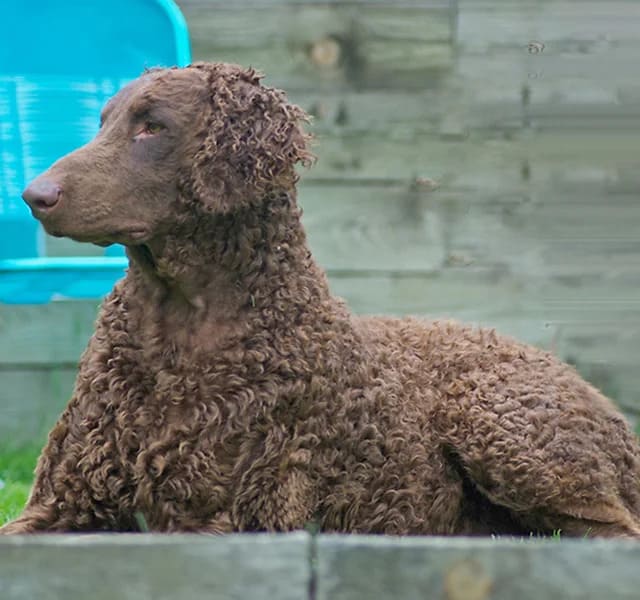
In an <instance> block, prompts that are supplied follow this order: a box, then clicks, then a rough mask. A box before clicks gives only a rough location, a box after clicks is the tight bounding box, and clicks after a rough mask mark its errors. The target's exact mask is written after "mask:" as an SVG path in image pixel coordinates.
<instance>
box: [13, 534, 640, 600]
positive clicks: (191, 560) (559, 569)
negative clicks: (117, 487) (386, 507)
mask: <svg viewBox="0 0 640 600" xmlns="http://www.w3.org/2000/svg"><path fill="white" fill-rule="evenodd" d="M638 561H640V544H637V543H634V542H605V541H584V540H574V541H569V540H562V541H556V540H502V539H499V540H491V539H464V538H457V539H454V538H449V539H446V538H404V539H402V538H389V537H382V536H379V537H373V536H318V537H311V536H309V535H308V534H306V533H302V532H299V533H292V534H283V535H267V534H259V535H232V536H227V537H217V538H216V537H199V536H182V535H180V536H158V535H85V536H55V535H50V536H35V537H27V538H24V537H23V538H11V537H9V538H5V539H0V598H2V599H3V600H24V599H26V598H29V599H36V598H37V599H38V600H86V599H87V598H91V599H93V600H111V599H113V598H118V599H120V600H175V599H177V598H179V599H180V600H203V599H204V598H224V599H226V600H247V599H251V600H262V599H264V600H305V599H307V600H373V599H376V600H377V599H380V600H383V599H393V600H419V599H420V600H423V599H433V600H514V599H516V598H517V599H518V600H540V599H542V598H544V600H572V599H575V600H603V599H605V598H606V599H607V600H636V599H637V598H638V594H639V592H638V591H639V590H640V571H639V570H638V568H637V564H638Z"/></svg>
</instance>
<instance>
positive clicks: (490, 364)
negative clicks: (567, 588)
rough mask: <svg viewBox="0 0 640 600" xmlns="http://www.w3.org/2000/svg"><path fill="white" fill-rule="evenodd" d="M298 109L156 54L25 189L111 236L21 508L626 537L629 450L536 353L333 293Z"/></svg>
mask: <svg viewBox="0 0 640 600" xmlns="http://www.w3.org/2000/svg"><path fill="white" fill-rule="evenodd" d="M304 120H305V115H304V113H303V112H302V110H300V109H299V108H297V107H296V106H293V105H291V104H289V103H288V102H287V101H286V98H285V96H284V95H283V93H282V92H280V91H278V90H274V89H271V88H268V87H264V86H262V85H261V84H260V82H259V76H258V75H257V74H256V73H255V72H254V71H253V70H250V69H249V70H245V69H242V68H240V67H237V66H233V65H226V64H194V65H192V66H190V67H188V68H185V69H158V70H152V71H149V72H147V73H145V74H144V75H142V76H141V77H140V78H139V79H138V80H136V81H135V82H133V83H132V84H130V85H128V86H127V87H125V88H124V89H123V90H122V91H121V92H119V93H118V94H117V95H116V96H115V97H114V98H113V99H112V100H111V101H110V102H109V103H108V104H107V106H106V107H105V109H104V113H103V123H102V127H101V129H100V132H99V133H98V135H97V136H96V138H95V139H94V140H93V141H92V142H90V143H89V144H87V145H86V146H84V147H82V148H80V149H79V150H77V151H76V152H73V153H72V154H70V155H68V156H66V157H64V158H62V159H61V160H59V161H58V162H56V163H55V164H54V165H53V166H52V167H51V168H50V169H49V170H48V171H47V172H46V173H44V174H43V175H41V176H40V177H38V178H37V179H36V180H35V181H34V182H33V183H32V184H31V185H30V186H29V187H28V188H27V190H26V191H25V193H24V198H25V200H26V201H27V202H28V203H29V205H30V206H31V209H32V211H33V214H34V215H35V216H36V217H37V218H38V219H39V220H40V221H41V222H42V224H43V225H44V227H45V229H46V230H47V231H48V232H49V233H51V234H53V235H59V236H69V237H71V238H73V239H76V240H81V241H86V242H93V243H96V244H103V245H107V244H111V243H114V242H120V243H122V244H125V245H126V246H127V252H128V255H129V258H130V268H129V271H128V273H127V275H126V277H125V278H124V279H123V280H122V281H120V282H119V283H118V284H117V285H116V286H115V289H114V290H113V292H112V293H111V294H110V295H109V296H108V297H107V298H106V300H105V301H104V304H103V306H102V309H101V311H100V314H99V317H98V321H97V324H96V331H95V334H94V335H93V337H92V338H91V340H90V342H89V345H88V348H87V350H86V351H85V352H84V354H83V356H82V359H81V362H80V370H79V373H78V378H77V381H76V384H75V389H74V392H73V397H72V398H71V401H70V402H69V405H68V406H67V408H66V409H65V411H64V412H63V414H62V416H61V417H60V419H59V421H58V423H57V424H56V425H55V427H54V428H53V430H52V431H51V434H50V436H49V440H48V443H47V445H46V447H45V449H44V450H43V452H42V455H41V457H40V460H39V463H38V467H37V471H36V481H35V485H34V488H33V492H32V494H31V497H30V498H29V501H28V504H27V506H26V508H25V510H24V513H23V514H22V516H20V517H19V518H18V519H17V520H15V521H13V522H11V523H9V524H7V525H6V526H5V527H4V528H3V529H2V530H0V531H1V532H2V533H23V532H34V531H45V530H46V531H80V530H94V531H95V530H114V531H132V530H136V529H137V524H138V523H139V522H140V519H141V518H144V521H145V522H146V524H147V525H148V527H149V528H150V529H151V530H152V531H197V532H215V533H217V532H231V531H263V530H266V531H287V530H291V529H296V528H300V527H303V526H304V525H305V524H306V523H307V522H310V521H314V522H315V523H317V524H318V525H319V527H320V529H321V530H323V531H342V532H379V533H393V534H484V533H512V534H527V533H529V532H531V531H536V532H541V533H544V532H550V531H552V530H557V529H560V530H562V531H563V532H564V533H565V534H567V535H580V536H582V535H585V534H589V535H598V536H617V535H622V536H632V537H637V536H639V535H640V449H639V446H638V442H637V440H636V438H635V436H634V434H633V433H632V432H631V431H630V429H629V427H628V425H627V424H626V422H625V420H624V419H623V417H622V416H621V414H620V413H619V412H618V411H617V410H616V409H615V408H614V406H613V405H612V403H611V402H610V401H609V400H607V399H606V398H605V397H604V396H602V395H601V394H600V393H599V392H598V391H597V390H595V389H594V388H593V387H591V386H590V385H589V384H587V383H586V382H584V381H583V380H582V379H581V378H580V377H579V376H578V375H577V374H576V372H575V371H574V370H573V369H572V368H571V367H569V366H567V365H565V364H562V363H561V362H559V361H558V360H557V359H555V358H554V357H553V356H551V355H550V354H548V353H546V352H543V351H540V350H537V349H535V348H532V347H530V346H527V345H523V344H520V343H518V342H516V341H514V340H511V339H508V338H504V337H501V336H500V335H497V334H496V333H495V332H494V331H491V330H483V329H474V328H471V327H467V326H464V325H459V324H456V323H450V322H437V321H436V322H429V321H421V320H414V319H392V318H369V317H367V318H361V317H356V316H353V315H352V314H350V313H349V311H348V310H347V308H346V307H345V305H344V304H343V303H342V302H341V301H340V300H338V299H337V298H335V297H333V296H332V295H331V294H330V292H329V288H328V285H327V280H326V278H325V275H324V273H323V271H322V270H321V269H320V268H319V267H318V266H317V265H316V263H315V262H314V260H313V258H312V256H311V254H310V252H309V248H308V245H307V242H306V238H305V233H304V230H303V227H302V225H301V223H300V210H299V208H298V206H297V204H296V191H295V184H296V181H297V177H296V174H295V171H294V165H295V164H296V163H299V162H300V163H308V162H310V160H311V155H310V153H309V151H308V138H307V136H306V135H305V133H304V132H303V130H302V129H301V126H300V123H301V122H302V121H304Z"/></svg>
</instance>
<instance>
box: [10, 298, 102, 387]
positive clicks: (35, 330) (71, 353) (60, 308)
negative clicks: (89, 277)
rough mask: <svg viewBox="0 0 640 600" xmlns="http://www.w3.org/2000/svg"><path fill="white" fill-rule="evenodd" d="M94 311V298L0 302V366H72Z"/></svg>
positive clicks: (87, 334) (93, 319)
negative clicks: (41, 302) (29, 302)
mask: <svg viewBox="0 0 640 600" xmlns="http://www.w3.org/2000/svg"><path fill="white" fill-rule="evenodd" d="M97 310H98V302H97V301H78V302H51V303H49V304H38V305H28V304H26V305H0V339H1V340H2V343H1V344H0V365H3V366H4V367H9V366H11V367H14V368H15V367H20V366H25V365H31V366H37V367H40V368H42V367H46V366H47V365H51V364H57V365H64V366H66V367H75V365H77V363H78V359H79V358H80V353H81V352H82V351H83V350H84V348H85V346H86V345H87V341H88V340H89V337H90V336H91V334H92V333H93V324H94V322H95V319H96V315H97ZM0 393H2V392H1V390H0Z"/></svg>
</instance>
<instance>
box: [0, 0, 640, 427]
mask: <svg viewBox="0 0 640 600" xmlns="http://www.w3.org/2000/svg"><path fill="white" fill-rule="evenodd" d="M178 2H179V4H180V6H181V8H182V9H183V12H184V14H185V16H186V18H187V21H188V23H189V27H190V30H191V34H192V39H193V53H194V58H195V59H199V60H224V61H233V62H240V63H242V64H245V65H253V66H256V67H258V68H261V69H263V70H264V71H265V72H266V74H267V77H266V81H267V82H268V83H269V84H273V85H276V86H279V87H282V88H284V89H286V90H287V91H288V93H289V95H290V97H291V98H292V99H293V100H294V101H296V102H297V103H299V104H300V105H301V106H303V107H304V108H305V109H306V110H307V111H308V112H309V113H310V114H312V115H313V116H314V126H313V130H314V132H315V134H316V137H317V143H316V146H315V151H316V154H317V155H318V159H319V160H318V163H317V165H316V166H315V167H314V168H313V169H312V170H311V171H309V172H307V173H303V174H302V175H303V180H302V184H301V188H300V202H301V204H302V206H303V208H304V210H305V224H306V226H307V229H308V232H309V237H310V241H311V245H312V248H313V250H314V253H315V255H316V258H317V259H318V261H319V262H320V263H321V264H322V265H324V266H325V267H326V268H327V269H328V272H329V276H330V281H331V285H332V287H333V290H334V292H335V293H336V294H338V295H340V296H343V297H344V298H345V299H346V300H347V301H348V302H349V304H350V306H351V307H352V308H353V310H354V311H356V312H359V313H390V314H405V313H412V314H419V315H425V316H430V317H433V316H442V317H453V318H458V319H464V320H470V321H473V322H476V323H481V324H484V325H489V326H495V327H496V328H498V329H499V330H500V331H502V332H505V333H508V334H512V335H515V336H517V337H519V338H521V339H523V340H526V341H529V342H531V343H534V344H537V345H539V346H542V347H545V348H548V349H552V350H554V351H555V352H557V353H558V354H559V355H560V356H561V357H562V358H563V359H565V360H568V361H570V362H573V363H575V364H576V365H577V366H578V368H579V369H580V370H581V372H582V373H583V374H584V376H585V377H586V378H587V379H589V380H590V381H592V382H593V383H594V384H596V385H597V386H599V387H600V388H602V389H603V390H604V391H605V392H606V393H607V394H609V395H610V396H612V397H613V398H614V399H615V400H617V401H618V402H619V403H620V404H621V405H622V407H623V408H624V410H625V411H626V412H627V414H628V415H629V416H630V417H631V418H632V419H634V420H635V418H636V417H637V416H638V414H639V411H640V403H639V402H638V401H639V399H640V368H638V367H639V366H640V358H639V357H640V352H639V350H640V236H639V234H638V232H639V231H640V200H639V198H640V194H639V192H640V153H638V143H639V142H638V140H639V139H640V83H639V80H638V77H637V73H638V69H637V65H638V64H639V62H640V38H639V37H638V35H637V23H638V22H639V20H640V4H639V3H637V2H634V1H632V0H608V1H607V2H601V1H595V0H582V1H579V2H575V1H570V0H547V1H545V2H540V1H539V0H467V1H460V2H453V1H449V2H448V1H429V0H426V1H423V2H419V1H414V0H403V1H402V2H391V1H388V2H384V1H380V0H368V1H358V0H325V1H316V0H313V1H312V0H293V1H287V0H278V1H269V0H262V1H259V0H254V1H247V0H235V1H234V2H228V1H222V0H178ZM49 250H50V252H52V253H57V254H68V253H77V252H78V248H77V246H76V245H75V244H73V245H71V244H70V243H69V242H68V241H65V240H50V241H49ZM85 251H86V249H84V248H83V249H82V252H85ZM95 309H96V304H95V303H58V304H54V305H49V306H44V307H30V306H21V307H13V306H11V307H10V306H0V379H1V382H2V383H1V385H0V435H3V436H4V435H9V433H10V434H11V435H14V436H15V435H18V436H24V437H32V436H33V435H38V434H39V433H41V432H42V431H43V430H44V429H46V428H47V427H48V426H49V425H50V423H51V421H52V419H53V418H54V416H55V414H56V413H57V412H59V410H60V408H61V406H62V405H63V404H64V402H65V401H66V399H67V397H68V395H69V392H70V389H71V383H72V379H73V373H74V368H75V364H76V362H77V359H78V356H79V355H80V352H81V351H82V348H83V347H84V345H85V343H86V339H87V337H88V336H89V335H90V332H91V329H92V321H93V318H94V314H95ZM16 432H18V433H16Z"/></svg>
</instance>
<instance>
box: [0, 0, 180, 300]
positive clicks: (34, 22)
mask: <svg viewBox="0 0 640 600" xmlns="http://www.w3.org/2000/svg"><path fill="white" fill-rule="evenodd" d="M190 61H191V53H190V47H189V33H188V30H187V26H186V23H185V20H184V18H183V16H182V14H181V13H180V11H179V9H178V8H177V6H176V5H175V4H174V3H173V1H172V0H105V1H102V2H100V1H97V0H93V1H92V0H66V1H62V0H55V1H52V0H29V1H27V0H11V1H10V2H7V3H3V4H2V6H1V7H0V302H4V303H18V304H23V303H43V302H48V301H50V300H52V299H61V298H99V297H101V296H103V295H104V294H106V293H107V292H108V291H109V290H110V289H111V287H112V286H113V283H114V282H115V280H116V279H119V278H120V277H121V276H122V275H123V273H124V270H125V268H126V266H127V259H126V257H125V255H124V252H123V249H122V248H121V247H115V246H112V247H111V248H108V249H107V252H106V256H104V257H95V256H94V257H86V256H85V257H82V256H78V257H73V258H55V257H47V256H45V255H44V254H45V253H44V246H45V244H44V241H45V236H44V232H43V231H42V228H41V227H40V226H39V224H38V223H37V221H36V220H35V219H34V218H33V217H32V216H31V212H30V211H29V209H28V207H27V206H26V204H25V203H24V202H23V201H22V198H21V197H20V196H21V193H22V190H23V189H24V187H25V186H26V185H27V184H28V183H29V182H30V181H31V180H32V179H33V178H34V177H36V176H37V175H38V174H40V173H41V172H42V171H44V170H45V169H46V168H48V167H49V166H50V165H51V163H53V162H54V161H55V160H56V159H58V158H60V157H61V156H63V155H64V154H67V153H68V152H70V151H72V150H74V149H75V148H77V147H79V146H81V145H83V144H85V143H86V142H88V141H89V140H90V139H91V138H92V137H93V136H94V135H95V133H96V131H97V130H98V122H99V115H100V110H101V109H102V107H103V106H104V104H105V102H106V101H107V99H108V98H109V97H111V96H112V95H113V94H115V93H116V92H117V91H118V89H120V88H121V87H122V86H123V85H124V84H126V83H127V82H128V81H130V80H132V79H135V78H136V77H137V76H138V75H140V73H141V72H142V71H143V70H144V69H145V68H147V67H154V66H173V65H177V66H185V65H187V64H189V62H190ZM78 247H79V251H80V252H81V251H82V249H81V246H80V245H79V246H78Z"/></svg>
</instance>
